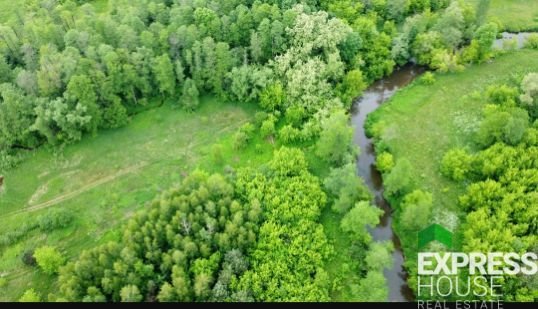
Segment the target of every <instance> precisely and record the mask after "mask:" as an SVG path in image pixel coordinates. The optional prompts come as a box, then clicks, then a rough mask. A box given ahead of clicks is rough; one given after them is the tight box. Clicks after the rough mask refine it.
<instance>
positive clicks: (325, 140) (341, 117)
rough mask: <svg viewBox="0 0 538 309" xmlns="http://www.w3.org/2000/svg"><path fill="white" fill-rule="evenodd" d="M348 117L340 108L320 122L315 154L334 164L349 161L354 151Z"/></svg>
mask: <svg viewBox="0 0 538 309" xmlns="http://www.w3.org/2000/svg"><path fill="white" fill-rule="evenodd" d="M348 119H349V117H348V115H347V114H346V113H345V111H343V110H340V111H336V112H333V113H332V114H331V115H330V116H329V118H327V119H325V120H324V122H323V123H322V131H321V134H320V137H319V140H318V142H317V144H316V154H317V155H318V156H319V157H320V158H322V159H323V160H326V161H327V162H328V163H330V164H332V165H334V166H341V165H343V164H345V163H347V162H351V161H352V158H353V155H355V152H356V151H355V149H354V146H353V143H352V138H353V129H352V128H351V127H350V126H349V125H348Z"/></svg>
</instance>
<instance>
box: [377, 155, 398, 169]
mask: <svg viewBox="0 0 538 309" xmlns="http://www.w3.org/2000/svg"><path fill="white" fill-rule="evenodd" d="M376 166H377V169H378V170H379V171H380V172H381V173H388V172H390V171H391V170H392V168H393V167H394V158H393V157H392V154H390V153H388V152H383V153H382V154H380V155H378V156H377V158H376Z"/></svg>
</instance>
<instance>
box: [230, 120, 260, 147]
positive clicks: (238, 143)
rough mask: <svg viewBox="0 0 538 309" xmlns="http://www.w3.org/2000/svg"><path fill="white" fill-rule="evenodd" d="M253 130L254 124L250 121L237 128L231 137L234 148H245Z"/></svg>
mask: <svg viewBox="0 0 538 309" xmlns="http://www.w3.org/2000/svg"><path fill="white" fill-rule="evenodd" d="M254 130H255V128H254V125H253V124H251V123H246V124H244V125H243V126H242V127H241V128H239V130H238V131H237V132H236V133H235V135H234V137H233V140H234V148H235V149H238V150H239V149H243V148H245V147H246V146H247V144H248V142H249V141H250V140H251V139H252V136H253V134H254Z"/></svg>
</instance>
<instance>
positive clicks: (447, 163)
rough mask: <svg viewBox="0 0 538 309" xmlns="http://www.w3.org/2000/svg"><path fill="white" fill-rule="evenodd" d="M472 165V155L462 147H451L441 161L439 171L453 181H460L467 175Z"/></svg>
mask: <svg viewBox="0 0 538 309" xmlns="http://www.w3.org/2000/svg"><path fill="white" fill-rule="evenodd" d="M472 165H473V160H472V156H471V155H470V154H468V153H467V151H465V150H464V149H460V148H456V149H452V150H450V151H449V152H447V153H446V154H445V156H444V157H443V160H442V161H441V173H443V175H445V176H446V177H449V178H450V179H452V180H455V181H462V180H464V179H466V178H467V177H468V176H469V172H470V171H471V168H472Z"/></svg>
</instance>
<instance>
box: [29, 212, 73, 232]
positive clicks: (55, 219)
mask: <svg viewBox="0 0 538 309" xmlns="http://www.w3.org/2000/svg"><path fill="white" fill-rule="evenodd" d="M72 221H73V214H72V213H71V212H70V211H68V210H66V209H53V210H50V211H48V212H47V213H46V214H44V215H41V216H39V217H38V218H37V222H38V225H39V229H40V230H42V231H45V232H50V231H53V230H55V229H61V228H65V227H67V226H69V224H70V223H71V222H72Z"/></svg>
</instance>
